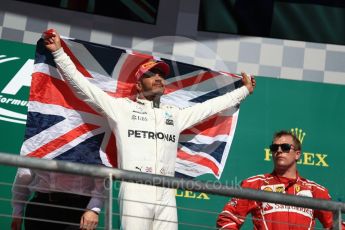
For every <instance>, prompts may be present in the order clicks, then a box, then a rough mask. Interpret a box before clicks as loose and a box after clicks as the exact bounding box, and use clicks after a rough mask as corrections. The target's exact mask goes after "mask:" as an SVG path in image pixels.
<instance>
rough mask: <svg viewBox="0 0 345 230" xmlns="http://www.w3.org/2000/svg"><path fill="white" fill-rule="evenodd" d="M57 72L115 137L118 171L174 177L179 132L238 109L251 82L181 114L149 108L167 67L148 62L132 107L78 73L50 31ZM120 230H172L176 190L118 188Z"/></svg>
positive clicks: (126, 185)
mask: <svg viewBox="0 0 345 230" xmlns="http://www.w3.org/2000/svg"><path fill="white" fill-rule="evenodd" d="M44 42H45V46H46V48H47V49H48V50H49V51H51V52H52V55H53V57H54V60H55V63H56V65H57V67H58V70H59V72H60V73H61V75H63V78H64V80H65V81H66V82H67V83H68V84H69V85H70V86H71V87H72V89H73V91H74V92H75V93H76V94H77V96H78V97H79V98H81V99H83V100H84V101H86V102H87V103H88V104H90V105H91V106H93V107H94V108H97V110H98V111H101V113H102V114H104V115H105V116H106V117H107V118H108V121H109V124H110V127H111V128H112V130H113V132H114V134H115V136H116V146H117V152H118V162H119V168H121V169H126V170H132V171H138V170H139V171H141V172H146V173H152V174H161V175H166V176H174V171H175V161H176V155H177V147H178V139H179V135H180V133H181V131H183V130H184V129H186V128H188V127H191V126H193V125H194V124H196V123H198V122H200V121H202V120H204V119H205V118H208V117H210V116H212V115H214V114H216V113H218V112H221V111H223V110H225V109H227V108H229V107H233V106H237V105H238V104H239V103H240V102H241V101H242V100H243V99H245V98H246V96H248V95H249V94H251V93H252V92H253V90H254V88H255V85H256V81H255V78H254V77H252V78H250V77H248V76H247V75H246V74H245V73H242V77H243V78H242V81H243V85H244V86H242V87H240V88H238V89H236V90H234V91H232V92H230V93H227V94H225V95H223V96H219V97H216V98H213V99H211V100H208V101H207V102H204V103H200V104H197V105H195V106H192V107H188V108H185V109H179V108H176V107H173V106H169V105H163V104H160V105H159V106H157V107H158V108H157V107H155V106H154V104H155V103H154V102H155V101H156V99H157V98H158V99H159V97H160V96H161V95H162V94H163V93H164V89H165V85H164V79H163V77H165V76H166V75H167V74H168V73H169V66H168V65H167V64H166V63H164V62H155V61H150V62H148V63H145V64H143V65H142V66H140V68H139V69H138V71H137V74H136V76H137V77H138V81H137V84H136V88H137V92H138V96H137V100H136V101H132V100H130V99H128V98H113V97H111V96H109V95H108V94H106V93H105V92H103V91H102V90H101V89H100V88H98V87H97V86H95V85H93V84H91V83H89V81H88V80H87V79H86V78H85V77H84V76H83V75H82V74H81V73H80V72H79V71H78V70H77V68H76V66H75V65H74V64H73V62H72V61H71V59H70V57H69V56H68V55H67V54H66V53H65V52H64V50H63V48H62V47H61V41H60V36H59V34H58V33H57V32H56V31H54V32H53V33H52V34H50V35H49V36H45V38H44ZM119 202H120V218H121V228H122V229H129V230H135V229H140V230H143V229H165V230H170V229H171V230H173V229H177V211H176V200H175V190H174V189H168V188H160V187H155V186H149V185H141V184H135V183H126V182H123V183H122V184H121V188H120V192H119Z"/></svg>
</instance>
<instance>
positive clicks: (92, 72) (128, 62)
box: [21, 38, 242, 178]
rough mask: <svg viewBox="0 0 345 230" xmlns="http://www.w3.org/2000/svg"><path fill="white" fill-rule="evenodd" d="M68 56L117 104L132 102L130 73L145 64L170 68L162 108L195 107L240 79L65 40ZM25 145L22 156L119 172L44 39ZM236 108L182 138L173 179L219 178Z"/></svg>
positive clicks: (106, 134) (104, 133)
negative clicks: (126, 99) (122, 100)
mask: <svg viewBox="0 0 345 230" xmlns="http://www.w3.org/2000/svg"><path fill="white" fill-rule="evenodd" d="M62 45H63V48H64V50H65V52H66V53H67V54H68V55H69V56H70V57H71V59H72V61H73V62H74V64H75V65H76V66H77V69H78V70H79V71H80V72H81V73H82V74H83V75H84V76H85V77H86V78H87V79H88V80H89V81H90V82H92V83H93V84H95V85H97V86H98V87H100V88H101V89H102V90H103V91H105V92H106V93H108V94H109V95H111V96H114V97H131V98H132V97H133V98H134V97H135V94H136V90H135V87H134V85H135V83H136V78H135V72H136V70H137V68H138V67H139V65H141V64H142V63H144V62H146V61H147V60H149V59H158V60H163V61H165V62H166V63H167V64H168V65H169V66H170V69H171V72H170V74H169V76H168V77H167V78H166V84H167V85H166V92H165V94H164V95H163V96H162V99H161V101H162V103H166V104H172V105H175V106H177V107H180V108H184V107H188V106H192V105H193V104H195V103H200V102H203V101H205V100H208V99H211V98H213V97H216V96H219V95H222V94H224V93H226V92H229V91H231V90H234V89H235V88H238V87H239V86H240V85H241V84H242V83H241V80H240V77H238V76H237V75H234V74H229V73H225V72H218V71H212V70H210V69H207V68H203V67H200V66H195V65H190V64H185V63H182V62H177V61H173V60H168V59H160V58H158V57H154V56H151V55H147V54H141V53H136V52H134V51H131V50H125V49H120V48H115V47H110V46H104V45H98V44H94V43H90V42H85V41H80V40H75V39H69V38H64V39H63V41H62ZM29 101H30V103H29V106H28V119H27V125H26V132H25V141H24V143H23V146H22V149H21V155H25V156H29V157H39V158H46V159H55V160H66V161H72V162H79V163H86V164H100V165H105V166H109V167H116V166H117V156H116V144H115V136H114V134H113V133H112V131H111V129H110V127H109V126H108V123H107V119H106V118H105V117H103V116H102V115H101V114H100V113H99V112H98V111H97V109H96V108H91V107H90V106H89V105H88V104H87V103H86V102H84V101H82V100H80V99H78V98H77V97H76V96H75V95H74V94H73V92H72V91H71V89H70V88H69V86H68V85H67V84H66V83H65V81H64V80H63V79H62V76H61V75H60V73H59V71H58V70H57V68H56V65H55V62H54V60H53V57H52V55H51V53H50V52H49V51H48V50H46V49H45V47H44V44H43V40H42V39H41V40H39V41H38V42H37V46H36V55H35V66H34V72H33V74H32V84H31V90H30V97H29ZM238 112H239V108H232V109H228V110H227V111H224V112H222V113H221V114H218V115H216V116H213V117H211V118H209V119H207V120H205V121H203V122H202V123H199V124H197V125H195V126H194V127H190V128H189V129H187V130H184V131H183V132H182V133H181V136H180V139H179V148H178V150H177V164H176V175H177V176H183V177H196V176H199V175H203V174H206V173H211V174H214V175H215V176H216V177H217V178H220V176H221V173H222V171H223V168H224V165H225V162H226V159H227V157H228V154H229V150H230V146H231V142H232V139H233V137H234V133H235V128H236V123H237V118H238Z"/></svg>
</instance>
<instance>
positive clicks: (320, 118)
mask: <svg viewBox="0 0 345 230" xmlns="http://www.w3.org/2000/svg"><path fill="white" fill-rule="evenodd" d="M34 52H35V46H33V45H26V44H21V43H15V42H9V41H4V40H0V75H1V77H0V152H5V153H11V154H18V155H19V151H20V147H21V145H22V143H23V139H24V130H25V122H26V113H27V103H28V95H29V90H30V82H31V72H32V67H33V59H34ZM282 77H283V76H282ZM343 98H345V86H343V85H332V84H321V83H313V82H304V81H292V80H282V79H273V78H267V77H260V76H259V77H257V89H256V91H255V92H254V94H253V95H252V96H250V97H248V98H247V99H246V100H245V101H244V102H243V103H242V105H241V112H240V114H241V116H239V120H238V124H237V129H236V133H235V135H234V139H233V142H232V148H231V150H230V154H229V157H228V160H227V163H226V165H225V168H224V171H223V174H222V176H221V178H220V182H221V183H223V184H228V185H232V186H239V184H240V182H241V181H242V180H243V179H245V178H247V177H250V176H253V175H257V174H262V173H268V172H271V170H272V167H273V164H272V156H271V153H270V152H269V149H268V146H269V145H270V144H271V139H272V135H273V133H274V132H275V131H277V130H281V129H287V130H291V131H293V132H294V133H295V134H296V135H297V136H298V138H299V139H300V141H301V142H302V152H303V154H302V156H301V159H300V160H299V161H298V167H299V172H300V174H301V176H302V177H306V178H308V179H310V180H313V181H316V182H317V183H319V184H321V185H323V186H325V187H327V188H328V189H329V191H330V194H331V195H332V198H333V200H337V201H345V183H344V182H345V181H344V178H345V171H344V170H343V160H344V155H343V154H344V153H345V146H344V145H342V143H343V137H344V130H345V122H343V120H342V119H343V118H344V117H345V107H344V106H343V104H344V103H343ZM0 170H1V174H0V185H1V186H0V226H1V227H2V228H4V229H9V228H10V227H9V226H10V223H11V205H10V201H9V199H10V198H11V183H12V181H13V177H14V175H15V170H16V169H15V168H14V167H8V166H0ZM198 179H200V180H204V181H207V180H212V181H214V180H215V179H214V177H213V176H211V175H204V176H201V177H199V178H198ZM115 184H117V183H115ZM116 193H117V191H115V194H114V195H115V196H116ZM176 197H177V203H178V215H179V216H178V218H179V229H182V230H187V229H188V230H190V229H195V230H196V229H214V228H215V221H216V218H217V215H218V213H219V212H220V211H221V210H222V208H223V206H224V204H225V203H226V202H227V201H228V198H226V197H220V196H215V195H209V194H205V193H200V192H192V191H182V190H179V191H177V194H176ZM113 208H114V212H115V213H118V206H117V203H116V202H114V207H113ZM101 222H102V221H101ZM100 225H101V227H102V226H104V224H103V223H100ZM318 226H320V225H318ZM113 228H115V229H118V228H119V220H118V216H116V215H114V220H113ZM100 229H101V228H100ZM242 229H252V225H251V223H250V219H248V220H247V221H246V223H245V225H244V227H243V228H242Z"/></svg>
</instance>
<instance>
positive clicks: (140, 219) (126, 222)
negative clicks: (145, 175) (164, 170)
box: [119, 182, 178, 230]
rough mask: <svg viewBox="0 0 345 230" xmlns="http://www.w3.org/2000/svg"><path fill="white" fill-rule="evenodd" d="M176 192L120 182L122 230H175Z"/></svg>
mask: <svg viewBox="0 0 345 230" xmlns="http://www.w3.org/2000/svg"><path fill="white" fill-rule="evenodd" d="M175 194H176V190H175V189H168V188H161V187H155V186H150V185H141V184H135V183H128V182H122V183H121V188H120V192H119V203H120V210H121V213H120V217H121V229H122V230H177V226H178V225H177V210H176V199H175Z"/></svg>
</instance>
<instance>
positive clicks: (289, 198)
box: [0, 153, 345, 230]
mask: <svg viewBox="0 0 345 230" xmlns="http://www.w3.org/2000/svg"><path fill="white" fill-rule="evenodd" d="M0 164H2V165H10V166H15V167H23V168H32V169H39V170H47V171H51V172H60V173H70V174H76V175H81V176H91V177H99V178H105V179H108V183H109V184H108V186H107V187H108V188H110V189H108V190H106V191H107V193H106V196H105V198H106V202H105V204H106V208H105V212H104V213H105V229H112V219H113V218H112V217H113V210H112V206H113V199H114V198H113V195H112V188H113V180H119V181H127V182H135V183H141V184H147V185H154V186H159V187H167V188H176V189H182V190H189V191H194V192H204V193H208V194H216V195H221V196H226V197H238V198H244V199H249V200H257V201H265V202H270V203H278V204H285V205H291V206H296V207H304V208H311V209H317V210H328V211H332V212H333V221H334V222H333V225H334V226H333V229H334V230H340V229H341V219H342V216H341V214H342V213H345V203H343V202H336V201H330V200H323V199H314V198H310V197H303V196H294V195H287V194H281V193H272V192H265V191H259V190H253V189H246V188H237V187H232V186H227V185H223V184H220V183H219V182H202V181H197V180H190V179H180V178H174V177H168V176H161V175H155V174H148V173H141V172H134V171H127V170H121V169H116V168H109V167H104V166H95V165H85V164H79V163H72V162H66V161H56V160H45V159H38V158H28V157H22V156H17V155H13V154H5V153H0ZM136 202H138V201H136ZM116 215H118V214H116Z"/></svg>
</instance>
